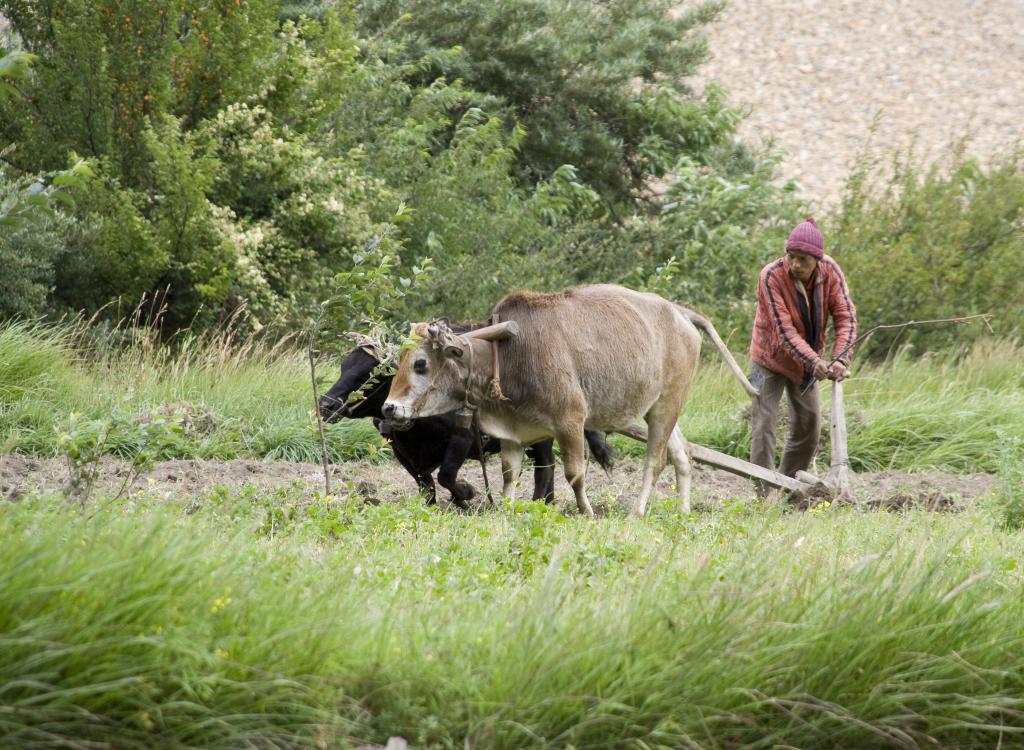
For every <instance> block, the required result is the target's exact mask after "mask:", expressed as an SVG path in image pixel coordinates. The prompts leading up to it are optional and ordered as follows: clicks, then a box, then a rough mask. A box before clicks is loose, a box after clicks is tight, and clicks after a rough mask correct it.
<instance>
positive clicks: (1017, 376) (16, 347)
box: [0, 323, 1024, 472]
mask: <svg viewBox="0 0 1024 750" xmlns="http://www.w3.org/2000/svg"><path fill="white" fill-rule="evenodd" d="M1022 356H1024V347H1022V346H1021V345H1020V343H1019V342H1017V341H1014V340H1001V341H981V342H978V343H977V344H975V345H974V346H973V347H972V348H971V349H969V350H966V351H955V352H938V353H932V354H930V355H928V356H924V357H918V358H911V357H909V356H908V355H907V354H906V353H905V352H897V353H896V354H894V355H892V356H891V357H890V358H889V359H887V360H885V361H884V362H881V363H867V364H857V365H856V368H855V371H854V377H853V378H852V379H851V380H850V381H848V384H847V387H846V393H847V422H848V425H849V430H850V434H849V450H850V455H851V461H852V464H853V467H854V469H855V470H859V471H868V470H879V469H910V470H915V469H930V468H936V469H943V470H948V471H956V472H971V471H985V472H993V471H996V470H997V469H998V467H999V466H1000V461H1001V457H1000V450H999V446H1000V445H1002V444H1004V443H1005V442H1006V440H1007V438H1008V437H1011V436H1014V435H1022V434H1024V370H1022V369H1021V367H1020V364H1019V363H1020V361H1021V358H1022ZM319 374H320V379H321V383H322V386H327V385H328V384H329V383H330V382H332V381H333V379H334V375H335V370H334V365H333V364H331V363H329V362H324V363H322V364H321V365H320V367H319ZM821 390H822V400H823V402H824V404H825V408H826V411H827V408H828V401H829V386H828V385H824V386H822V389H821ZM747 403H748V402H747V400H746V396H745V395H744V394H743V392H742V391H741V390H740V388H739V386H738V385H737V384H736V383H735V381H734V380H733V378H732V376H731V375H729V374H728V372H727V370H726V369H725V368H724V367H723V366H722V364H721V363H720V362H719V360H718V358H717V357H716V356H711V355H708V356H706V357H705V361H704V362H703V363H702V364H701V366H700V368H699V370H698V375H697V379H696V382H695V384H694V387H693V389H692V391H691V394H690V397H689V400H688V403H687V405H686V407H685V408H684V410H683V413H682V416H681V419H680V424H681V425H682V427H683V430H684V433H685V434H686V436H687V437H688V438H689V439H690V440H692V441H694V442H697V443H701V444H704V445H709V446H711V447H715V448H717V449H719V450H723V451H725V452H727V453H730V454H732V455H737V456H744V455H746V454H747V453H748V452H749V444H750V433H749V426H748V419H747V416H746V408H747ZM159 410H162V411H163V412H164V413H170V414H174V413H176V412H184V413H186V414H187V416H189V417H190V422H189V429H188V430H186V431H185V432H184V433H183V434H182V435H181V436H179V438H178V439H177V440H175V441H173V442H172V443H170V444H168V445H167V446H166V447H165V449H164V450H165V457H167V458H171V457H183V458H234V457H255V458H277V459H284V460H291V461H309V462H316V461H318V460H319V450H320V448H319V443H318V438H317V434H316V430H315V429H314V422H313V416H312V396H311V393H310V383H309V366H308V361H307V359H306V355H305V354H304V353H300V352H298V351H297V350H296V347H295V346H293V345H292V344H291V343H290V342H284V343H278V344H276V345H268V344H265V343H259V342H257V341H254V340H243V341H238V340H235V339H233V338H231V337H230V336H220V337H216V336H215V337H190V336H188V335H186V336H185V337H184V338H182V339H181V340H179V341H176V342H175V344H174V346H157V345H155V344H154V343H153V342H152V341H151V340H150V339H146V338H142V339H140V340H137V341H134V342H132V343H129V344H127V345H123V344H121V343H120V342H117V341H113V342H112V340H111V337H110V336H107V337H104V336H102V335H101V336H97V335H96V334H95V332H94V331H92V330H91V329H88V328H83V326H82V325H80V324H77V325H71V324H66V325H60V326H43V325H39V324H30V323H8V324H6V325H4V326H2V327H0V446H2V447H5V448H6V449H7V450H12V449H14V450H19V451H24V452H29V453H35V454H40V455H52V454H53V453H54V452H55V450H56V447H55V442H54V436H55V430H56V428H57V427H58V426H59V425H61V424H63V423H64V422H65V421H66V420H67V418H68V415H70V414H71V413H72V412H76V413H78V414H80V415H83V416H84V417H85V418H87V419H95V420H99V419H111V418H116V419H120V420H121V421H122V422H125V423H129V424H130V423H132V422H133V421H138V420H140V419H144V418H145V417H146V415H148V414H152V413H153V412H154V411H159ZM328 436H329V443H330V449H331V452H332V456H333V458H334V460H336V461H341V460H345V459H348V458H352V457H359V456H366V455H368V454H373V453H375V452H376V450H377V448H378V447H379V446H380V440H379V438H378V437H377V435H376V432H375V431H374V430H373V427H372V426H371V425H370V424H369V423H368V422H365V421H363V422H350V421H346V422H342V423H340V424H337V425H330V426H329V427H328ZM780 438H781V436H780ZM824 443H825V445H826V446H827V443H828V441H827V440H825V441H824ZM780 444H781V439H780ZM109 445H110V449H111V450H112V451H115V452H120V453H122V454H126V455H127V454H130V453H131V452H132V451H133V450H137V449H138V447H139V446H138V444H137V440H136V439H135V438H133V437H132V434H131V433H130V431H128V432H124V433H123V435H122V437H121V439H120V440H118V439H117V437H116V435H115V437H114V438H112V439H111V440H110V443H109ZM615 445H616V446H617V447H618V448H619V450H620V451H622V452H624V453H626V454H633V455H641V454H642V452H643V447H642V446H640V445H638V444H636V443H633V442H632V441H629V440H627V439H625V438H623V439H621V440H618V439H616V441H615ZM820 458H821V460H823V461H827V460H828V452H827V448H826V450H825V452H824V453H823V454H822V456H821V457H820Z"/></svg>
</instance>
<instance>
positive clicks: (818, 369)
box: [811, 359, 829, 380]
mask: <svg viewBox="0 0 1024 750" xmlns="http://www.w3.org/2000/svg"><path fill="white" fill-rule="evenodd" d="M811 374H812V375H813V376H814V379H815V380H824V379H825V378H827V377H829V366H828V362H826V361H825V360H823V359H819V360H818V361H817V362H815V363H814V370H812V371H811Z"/></svg>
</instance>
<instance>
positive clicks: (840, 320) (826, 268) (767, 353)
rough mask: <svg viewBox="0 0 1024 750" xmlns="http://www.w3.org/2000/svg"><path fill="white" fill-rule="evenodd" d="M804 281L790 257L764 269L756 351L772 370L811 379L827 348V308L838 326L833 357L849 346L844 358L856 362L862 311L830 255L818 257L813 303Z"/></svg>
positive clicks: (804, 380)
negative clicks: (795, 272) (801, 285)
mask: <svg viewBox="0 0 1024 750" xmlns="http://www.w3.org/2000/svg"><path fill="white" fill-rule="evenodd" d="M799 283H801V282H800V281H798V280H797V279H796V277H795V276H793V275H792V274H791V273H790V271H789V260H788V258H787V257H782V258H779V259H778V260H776V261H773V262H771V263H769V264H768V265H767V266H765V267H764V268H763V269H762V270H761V278H760V280H759V281H758V285H757V313H756V315H755V317H754V332H753V335H752V336H751V340H750V356H751V358H752V359H753V360H754V361H755V362H757V363H758V364H759V365H761V366H762V367H764V368H766V369H768V370H771V371H772V372H776V373H778V374H780V375H784V376H785V377H787V378H789V379H790V380H792V381H794V382H796V383H807V382H808V381H809V380H810V373H811V371H812V370H813V369H814V363H815V362H816V361H817V360H818V359H820V358H822V357H823V356H824V353H825V326H826V323H827V318H826V314H828V315H831V316H832V324H833V327H834V329H835V341H834V343H833V345H832V358H833V359H834V358H836V357H838V356H839V354H840V353H841V352H843V350H844V349H846V352H845V353H844V354H842V357H840V359H842V361H843V362H845V363H846V364H849V363H850V360H851V359H852V358H853V346H852V344H853V342H854V341H855V340H856V338H857V311H856V309H855V308H854V306H853V301H852V300H851V299H850V290H849V289H848V288H847V286H846V279H845V278H844V277H843V272H842V271H841V270H840V268H839V265H838V264H837V263H836V262H835V261H834V260H833V259H832V258H831V257H829V256H828V255H826V256H825V257H824V258H822V259H821V260H819V261H818V267H817V269H816V270H815V272H814V279H813V282H812V286H811V289H810V292H809V295H808V296H809V297H810V299H811V302H812V304H811V306H810V309H809V308H808V304H807V298H806V297H805V296H804V295H803V294H801V293H800V292H799V291H798V290H797V284H799ZM812 311H813V313H814V314H813V315H811V312H812ZM848 347H849V348H848Z"/></svg>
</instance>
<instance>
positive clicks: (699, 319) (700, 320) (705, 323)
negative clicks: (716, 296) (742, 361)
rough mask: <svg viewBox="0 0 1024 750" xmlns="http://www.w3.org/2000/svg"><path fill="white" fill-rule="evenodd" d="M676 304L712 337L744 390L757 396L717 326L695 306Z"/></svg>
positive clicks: (688, 317) (756, 391)
mask: <svg viewBox="0 0 1024 750" xmlns="http://www.w3.org/2000/svg"><path fill="white" fill-rule="evenodd" d="M675 305H676V307H678V308H679V309H680V310H681V311H682V313H683V315H685V316H686V318H687V320H689V321H690V322H691V323H693V324H694V325H695V326H696V327H697V328H698V329H700V330H701V331H704V333H706V334H707V335H708V338H709V339H711V341H712V342H713V343H714V345H715V348H716V349H718V351H719V353H720V354H721V355H722V358H723V359H725V363H726V364H727V365H729V369H730V370H732V374H733V375H735V376H736V379H737V380H738V381H740V385H742V386H743V390H745V391H746V392H747V393H749V394H750V395H751V396H757V395H758V390H757V388H755V387H754V386H753V385H752V384H751V382H750V381H749V380H747V376H746V375H744V374H743V370H741V369H740V366H739V365H738V364H737V363H736V360H735V359H734V358H733V356H732V352H730V351H729V347H727V346H726V345H725V342H724V341H722V337H721V336H719V335H718V331H716V330H715V327H714V326H713V325H711V321H710V320H708V319H707V318H705V317H704V316H703V315H701V314H700V313H699V312H697V311H696V310H694V309H693V308H691V307H687V306H686V305H684V304H683V303H682V302H676V303H675Z"/></svg>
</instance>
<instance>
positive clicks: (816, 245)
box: [786, 216, 825, 260]
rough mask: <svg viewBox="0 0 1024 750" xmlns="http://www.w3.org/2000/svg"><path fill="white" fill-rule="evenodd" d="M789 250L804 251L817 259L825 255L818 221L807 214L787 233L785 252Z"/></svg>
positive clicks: (823, 241)
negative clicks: (804, 218)
mask: <svg viewBox="0 0 1024 750" xmlns="http://www.w3.org/2000/svg"><path fill="white" fill-rule="evenodd" d="M790 250H797V251H799V252H801V253H806V254H807V255H810V256H811V257H812V258H817V259H818V260H821V259H822V258H823V257H824V256H825V238H824V237H823V236H822V235H821V230H820V229H818V223H817V222H816V221H815V220H814V217H812V216H808V217H807V219H806V220H804V221H801V222H800V223H799V224H797V225H796V228H794V229H793V231H792V232H790V233H789V239H788V240H786V252H789V251H790Z"/></svg>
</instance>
